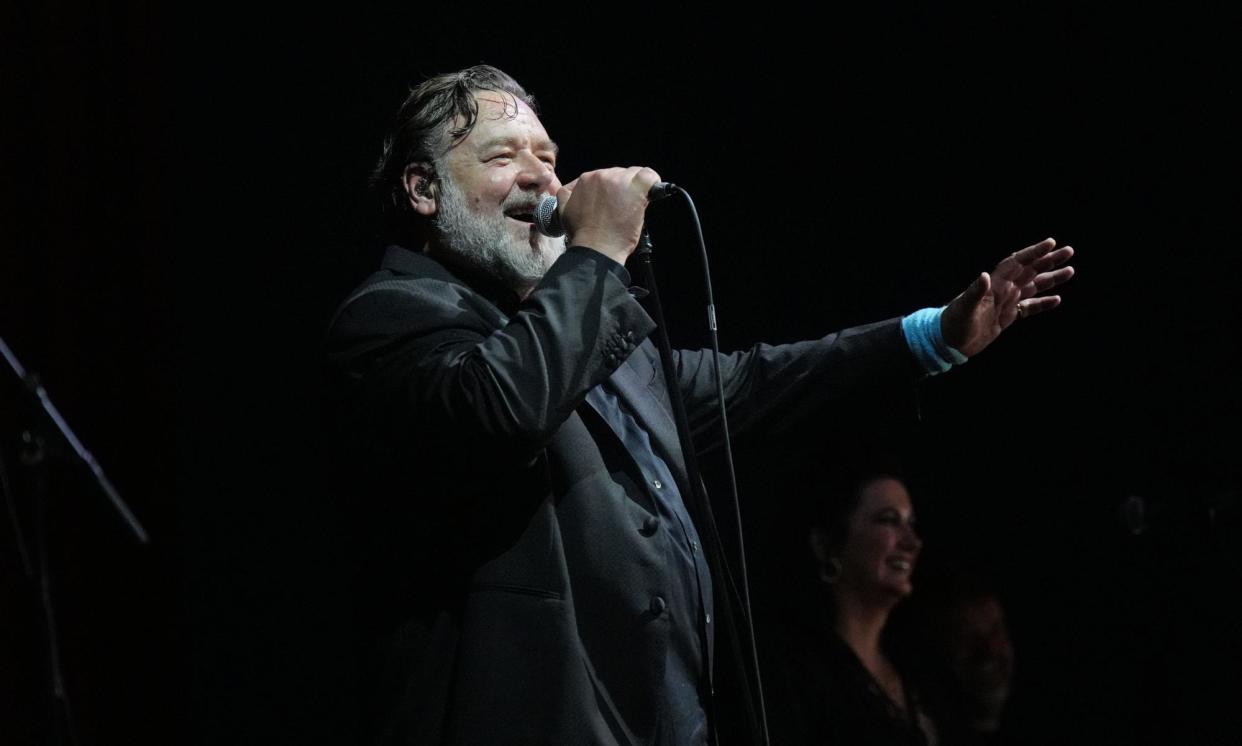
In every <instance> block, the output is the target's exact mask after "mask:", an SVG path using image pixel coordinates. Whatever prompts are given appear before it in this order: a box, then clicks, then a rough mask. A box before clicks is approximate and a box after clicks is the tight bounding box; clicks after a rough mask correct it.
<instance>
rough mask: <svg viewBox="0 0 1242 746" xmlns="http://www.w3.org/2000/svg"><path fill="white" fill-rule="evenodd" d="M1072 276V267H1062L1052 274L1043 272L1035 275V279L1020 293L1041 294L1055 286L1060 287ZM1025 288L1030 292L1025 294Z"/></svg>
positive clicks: (1027, 293)
mask: <svg viewBox="0 0 1242 746" xmlns="http://www.w3.org/2000/svg"><path fill="white" fill-rule="evenodd" d="M1073 276H1074V268H1073V267H1062V268H1060V269H1058V270H1054V271H1052V272H1044V273H1043V274H1040V275H1036V277H1035V279H1034V280H1032V281H1031V282H1030V283H1029V284H1028V285H1027V286H1026V287H1024V288H1023V289H1022V292H1023V294H1024V295H1034V294H1035V293H1042V292H1044V291H1045V290H1048V289H1049V288H1054V287H1056V286H1057V285H1060V284H1061V283H1063V282H1065V281H1067V280H1069V278H1071V277H1073ZM1027 288H1030V292H1027Z"/></svg>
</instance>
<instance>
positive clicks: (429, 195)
mask: <svg viewBox="0 0 1242 746" xmlns="http://www.w3.org/2000/svg"><path fill="white" fill-rule="evenodd" d="M402 183H403V184H404V185H405V194H406V196H407V197H408V198H409V200H410V207H412V208H414V212H416V213H418V214H419V215H422V216H423V217H431V216H432V215H435V214H436V210H437V209H438V207H439V204H438V202H439V197H440V182H439V180H438V179H437V178H436V171H435V169H434V168H432V166H431V164H430V163H421V162H419V163H411V164H410V165H408V166H406V167H405V174H404V175H403V176H402Z"/></svg>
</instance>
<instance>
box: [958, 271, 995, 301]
mask: <svg viewBox="0 0 1242 746" xmlns="http://www.w3.org/2000/svg"><path fill="white" fill-rule="evenodd" d="M991 287H992V277H991V275H989V274H988V273H987V272H980V273H979V276H978V277H976V278H975V281H974V282H972V283H970V287H968V288H966V292H964V293H962V300H964V301H965V302H966V303H968V304H970V305H971V306H974V305H975V304H976V303H978V302H979V299H980V298H982V297H983V296H984V295H985V294H987V292H988V290H989V289H991Z"/></svg>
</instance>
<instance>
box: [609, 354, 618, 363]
mask: <svg viewBox="0 0 1242 746" xmlns="http://www.w3.org/2000/svg"><path fill="white" fill-rule="evenodd" d="M608 362H610V363H613V364H614V365H615V364H616V362H617V356H616V355H609V356H608Z"/></svg>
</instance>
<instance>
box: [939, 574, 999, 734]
mask: <svg viewBox="0 0 1242 746" xmlns="http://www.w3.org/2000/svg"><path fill="white" fill-rule="evenodd" d="M924 591H925V592H924V593H923V594H922V597H921V599H920V601H921V603H920V607H921V608H923V609H925V610H926V611H925V613H924V614H923V615H920V616H921V617H922V618H923V624H922V625H921V626H922V627H923V629H924V630H925V632H926V634H927V635H928V643H929V644H928V650H929V651H930V653H931V659H930V661H929V663H930V664H931V665H930V666H929V671H930V672H931V674H932V678H933V680H935V681H936V682H937V683H938V684H939V686H938V687H937V695H938V699H939V702H938V709H937V723H938V725H939V726H940V728H941V731H942V734H943V740H944V742H945V743H946V744H999V743H1009V742H1010V741H1009V740H1007V739H1006V738H1005V737H1004V734H1003V733H1002V730H1001V724H1002V717H1003V715H1004V712H1005V705H1006V704H1007V703H1008V701H1009V695H1010V692H1011V685H1012V682H1013V673H1014V651H1013V643H1012V641H1011V640H1010V636H1009V628H1008V625H1007V624H1006V622H1005V610H1004V607H1003V606H1002V604H1001V600H1000V597H999V596H998V595H997V594H996V592H995V590H994V589H993V588H992V587H991V586H990V585H989V584H987V583H985V582H983V581H982V580H981V579H979V578H978V577H975V576H974V575H971V574H968V573H963V572H960V571H959V572H956V573H954V574H953V575H951V576H949V577H948V578H947V579H946V580H945V581H944V582H943V583H940V584H937V586H936V587H934V588H927V587H925V588H924Z"/></svg>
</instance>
